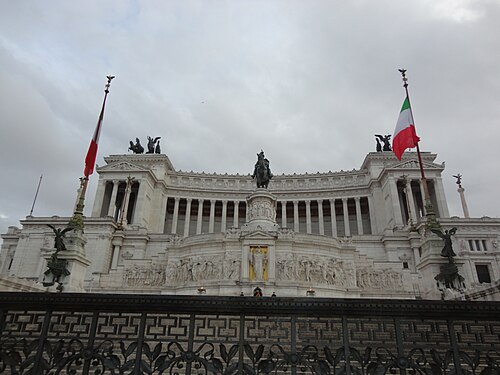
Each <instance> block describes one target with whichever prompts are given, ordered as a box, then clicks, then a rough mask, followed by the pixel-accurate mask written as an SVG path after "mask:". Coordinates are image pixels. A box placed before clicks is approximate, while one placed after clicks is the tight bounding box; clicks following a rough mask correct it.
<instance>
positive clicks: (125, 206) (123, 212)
mask: <svg viewBox="0 0 500 375" xmlns="http://www.w3.org/2000/svg"><path fill="white" fill-rule="evenodd" d="M131 191H132V179H130V180H127V186H126V187H125V194H124V197H123V201H122V208H121V212H120V218H119V219H118V223H119V224H120V225H121V226H124V225H127V224H128V221H127V213H128V204H129V202H130V193H131Z"/></svg>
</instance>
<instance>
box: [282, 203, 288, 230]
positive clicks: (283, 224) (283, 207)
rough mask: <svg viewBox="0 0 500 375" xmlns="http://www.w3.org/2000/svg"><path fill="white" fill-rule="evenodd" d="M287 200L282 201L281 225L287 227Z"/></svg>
mask: <svg viewBox="0 0 500 375" xmlns="http://www.w3.org/2000/svg"><path fill="white" fill-rule="evenodd" d="M286 226H287V225H286V201H282V202H281V227H282V228H286Z"/></svg>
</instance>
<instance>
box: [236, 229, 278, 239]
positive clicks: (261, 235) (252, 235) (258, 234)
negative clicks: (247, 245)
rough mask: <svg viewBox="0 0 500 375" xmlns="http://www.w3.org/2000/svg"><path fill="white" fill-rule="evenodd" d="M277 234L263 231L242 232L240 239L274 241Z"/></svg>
mask: <svg viewBox="0 0 500 375" xmlns="http://www.w3.org/2000/svg"><path fill="white" fill-rule="evenodd" d="M277 237H278V234H277V233H276V232H267V231H263V230H259V229H257V230H254V231H252V232H243V231H242V233H241V236H240V238H241V239H273V240H274V239H276V238H277Z"/></svg>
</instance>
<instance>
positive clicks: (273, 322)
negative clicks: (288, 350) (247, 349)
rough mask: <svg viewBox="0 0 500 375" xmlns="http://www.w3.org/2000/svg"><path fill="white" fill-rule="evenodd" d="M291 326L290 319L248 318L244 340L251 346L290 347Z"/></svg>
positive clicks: (246, 318) (246, 319) (274, 317)
mask: <svg viewBox="0 0 500 375" xmlns="http://www.w3.org/2000/svg"><path fill="white" fill-rule="evenodd" d="M291 324H292V323H291V319H290V317H276V316H273V317H269V316H266V317H263V316H246V317H245V324H244V329H245V332H244V340H245V342H248V343H250V344H254V343H258V344H282V345H289V343H290V341H291V335H292V327H291Z"/></svg>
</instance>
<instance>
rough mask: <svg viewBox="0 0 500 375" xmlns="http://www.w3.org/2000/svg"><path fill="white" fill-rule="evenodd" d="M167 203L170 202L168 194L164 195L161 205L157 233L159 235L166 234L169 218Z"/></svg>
mask: <svg viewBox="0 0 500 375" xmlns="http://www.w3.org/2000/svg"><path fill="white" fill-rule="evenodd" d="M167 202H168V196H167V195H166V194H162V197H161V203H160V212H159V215H158V221H157V225H158V226H157V228H158V229H157V232H158V233H165V230H166V228H165V218H166V217H167Z"/></svg>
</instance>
